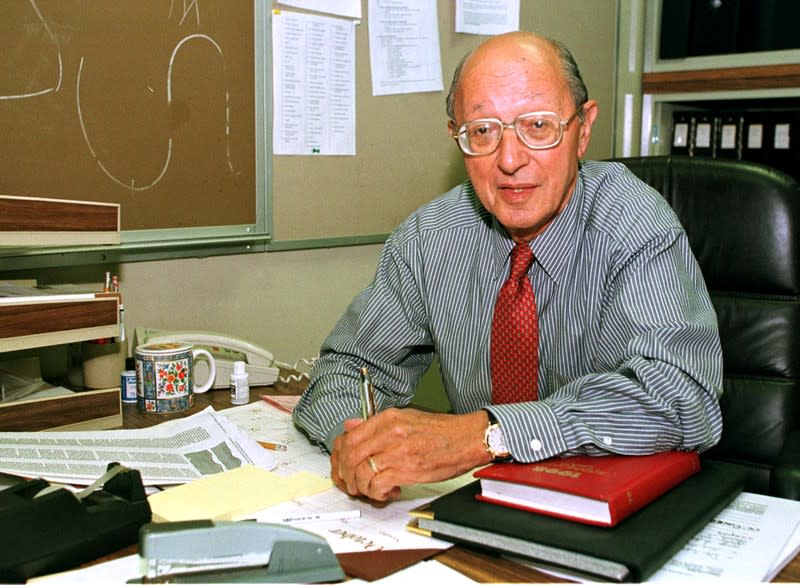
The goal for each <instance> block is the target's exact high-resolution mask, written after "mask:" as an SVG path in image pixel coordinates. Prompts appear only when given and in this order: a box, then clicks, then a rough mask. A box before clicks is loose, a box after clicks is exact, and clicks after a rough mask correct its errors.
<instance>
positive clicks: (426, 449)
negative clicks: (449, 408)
mask: <svg viewBox="0 0 800 585" xmlns="http://www.w3.org/2000/svg"><path fill="white" fill-rule="evenodd" d="M488 422H489V419H488V416H487V414H486V412H485V411H483V410H479V411H477V412H473V413H470V414H464V415H454V414H439V413H430V412H423V411H420V410H416V409H411V408H407V409H397V408H389V409H387V410H385V411H383V412H381V413H379V414H377V415H375V416H373V417H372V418H370V419H368V420H365V421H364V420H360V419H351V420H348V421H345V423H344V428H345V432H344V433H342V434H341V435H339V436H338V437H337V438H336V439H335V441H334V443H333V453H332V454H331V479H333V481H334V483H335V484H336V485H337V486H338V487H339V488H340V489H342V490H343V491H345V492H347V493H349V494H351V495H353V496H366V497H368V498H371V499H373V500H378V501H387V500H393V499H396V498H398V497H399V496H400V487H401V486H404V485H411V484H415V483H428V482H435V481H442V480H445V479H450V478H451V477H455V476H457V475H460V474H462V473H465V472H467V471H469V470H470V469H472V468H474V467H476V466H478V465H483V464H486V463H488V462H489V461H490V459H491V457H490V456H489V454H488V453H487V452H486V449H485V448H484V446H483V433H484V431H485V430H486V426H487V425H488ZM370 460H371V463H370ZM376 470H377V471H376Z"/></svg>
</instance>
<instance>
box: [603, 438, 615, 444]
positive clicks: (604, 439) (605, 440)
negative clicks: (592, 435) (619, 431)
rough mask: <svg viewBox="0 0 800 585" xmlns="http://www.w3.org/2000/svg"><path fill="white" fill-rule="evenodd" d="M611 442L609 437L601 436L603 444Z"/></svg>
mask: <svg viewBox="0 0 800 585" xmlns="http://www.w3.org/2000/svg"><path fill="white" fill-rule="evenodd" d="M612 442H613V441H612V440H611V437H603V444H604V445H610V444H611V443H612Z"/></svg>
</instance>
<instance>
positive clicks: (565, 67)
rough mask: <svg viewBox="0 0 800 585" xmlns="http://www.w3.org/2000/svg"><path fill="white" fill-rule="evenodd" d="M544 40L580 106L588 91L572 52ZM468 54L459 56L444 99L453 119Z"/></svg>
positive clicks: (556, 43)
mask: <svg viewBox="0 0 800 585" xmlns="http://www.w3.org/2000/svg"><path fill="white" fill-rule="evenodd" d="M544 40H545V41H546V42H548V43H550V45H551V46H552V47H553V49H555V51H556V54H557V55H558V59H559V61H560V62H561V71H562V72H563V74H564V79H565V80H566V81H567V86H568V87H569V93H570V96H572V102H573V103H574V104H575V107H576V108H578V107H580V106H582V105H583V104H585V103H586V102H587V101H588V100H589V91H588V90H587V89H586V83H584V81H583V77H582V76H581V72H580V70H579V69H578V64H577V62H576V61H575V57H573V56H572V53H571V52H570V50H569V49H568V48H567V46H566V45H565V44H564V43H562V42H560V41H557V40H555V39H549V38H545V39H544ZM470 55H472V51H470V52H469V53H467V54H466V55H464V56H463V57H462V58H461V61H459V63H458V65H456V68H455V71H454V72H453V81H452V82H451V83H450V91H449V92H448V93H447V98H446V100H445V107H446V110H447V117H448V118H450V119H451V120H453V121H455V119H456V118H455V101H456V91H457V90H458V84H459V82H460V81H461V70H462V69H463V67H464V63H466V61H467V59H469V56H470ZM578 117H579V118H580V119H581V121H583V110H581V111H580V113H579V114H578Z"/></svg>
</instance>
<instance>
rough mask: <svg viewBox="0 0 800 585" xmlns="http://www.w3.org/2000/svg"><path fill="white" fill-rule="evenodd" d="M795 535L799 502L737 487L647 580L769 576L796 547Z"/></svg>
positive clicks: (799, 524) (730, 579) (765, 578)
mask: <svg viewBox="0 0 800 585" xmlns="http://www.w3.org/2000/svg"><path fill="white" fill-rule="evenodd" d="M798 537H800V502H798V501H795V500H786V499H783V498H775V497H771V496H764V495H761V494H752V493H748V492H743V493H742V494H740V495H739V496H738V497H737V498H736V499H735V500H734V501H733V502H731V504H730V505H729V506H728V507H727V508H725V509H724V510H723V511H722V512H720V513H719V514H718V515H717V517H716V518H714V520H712V521H711V522H710V523H709V524H708V526H706V527H705V528H704V529H703V530H702V531H700V532H699V533H698V534H697V535H696V536H695V537H694V538H692V540H690V541H689V542H688V543H687V544H686V546H684V547H683V548H682V549H681V550H680V552H678V553H677V554H676V555H675V556H674V557H672V559H671V560H670V561H668V562H667V563H666V564H665V565H664V567H662V568H661V569H660V570H659V571H658V572H657V573H655V574H654V575H653V576H652V577H650V579H649V580H650V581H671V582H676V581H680V582H683V581H687V580H700V581H704V582H707V581H710V580H717V579H718V580H722V581H724V582H737V583H755V582H759V581H769V580H770V579H771V578H772V577H773V576H774V575H775V574H777V573H778V572H779V571H780V569H782V568H783V567H784V566H785V565H786V563H788V562H789V561H790V560H791V559H792V558H793V557H794V556H795V554H796V553H797V552H798V546H799V545H800V543H798ZM790 543H791V544H790ZM785 545H786V546H785Z"/></svg>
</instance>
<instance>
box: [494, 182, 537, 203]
mask: <svg viewBox="0 0 800 585" xmlns="http://www.w3.org/2000/svg"><path fill="white" fill-rule="evenodd" d="M535 189H536V186H535V185H529V184H526V185H500V186H499V187H498V191H499V192H500V193H502V194H503V197H505V198H507V199H510V200H515V199H523V198H525V197H528V196H529V195H531V194H532V193H533V191H534V190H535Z"/></svg>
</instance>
